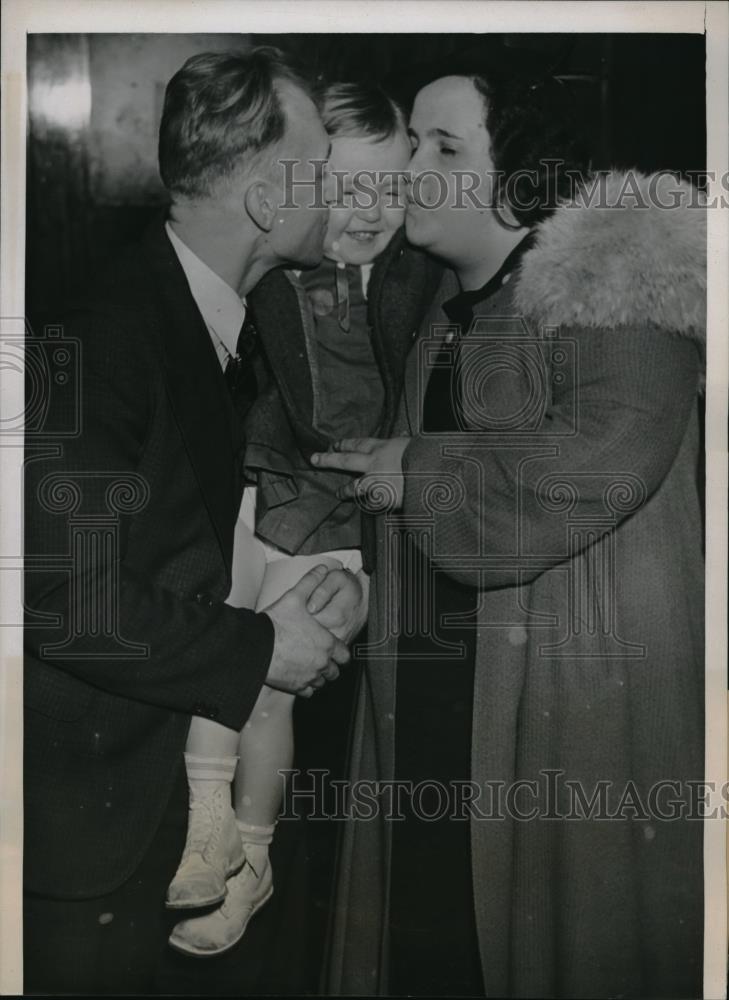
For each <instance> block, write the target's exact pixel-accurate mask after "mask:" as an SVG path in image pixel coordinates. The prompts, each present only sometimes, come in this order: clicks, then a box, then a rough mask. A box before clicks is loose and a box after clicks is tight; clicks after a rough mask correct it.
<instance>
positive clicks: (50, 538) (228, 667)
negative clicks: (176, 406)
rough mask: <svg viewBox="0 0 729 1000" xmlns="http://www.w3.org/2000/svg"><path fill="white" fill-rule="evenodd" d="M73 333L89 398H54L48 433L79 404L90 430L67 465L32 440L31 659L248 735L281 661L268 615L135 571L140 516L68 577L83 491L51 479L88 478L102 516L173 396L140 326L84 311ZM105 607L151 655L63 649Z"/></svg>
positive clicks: (71, 449) (75, 564)
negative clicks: (77, 627)
mask: <svg viewBox="0 0 729 1000" xmlns="http://www.w3.org/2000/svg"><path fill="white" fill-rule="evenodd" d="M67 332H68V333H69V334H71V335H77V336H78V340H79V342H80V347H81V360H82V365H81V369H80V383H79V384H80V390H81V391H80V395H79V398H78V401H74V400H72V399H71V398H70V396H69V395H66V396H64V395H63V394H59V393H56V394H55V395H54V394H53V393H51V394H50V407H49V411H48V414H47V418H46V427H47V428H48V429H49V430H50V431H51V432H53V430H54V428H59V427H64V426H70V424H71V422H72V420H73V414H72V413H71V412H70V411H69V407H71V406H75V405H77V403H80V406H81V411H80V417H81V424H80V432H79V433H78V434H77V435H76V436H75V437H72V438H70V439H65V440H64V441H63V444H62V448H63V451H62V454H61V455H60V457H58V456H57V455H55V454H54V448H53V447H50V448H46V447H44V446H39V445H37V444H36V443H34V442H32V441H30V440H29V441H27V442H26V474H25V546H26V586H25V606H26V609H27V610H26V651H27V653H28V654H29V655H30V657H31V658H32V660H34V661H36V663H37V662H38V661H40V662H42V663H43V664H45V666H46V667H48V668H52V669H53V670H59V671H63V672H65V673H66V674H72V675H74V676H75V677H76V678H79V679H81V680H83V681H84V682H86V683H88V684H91V685H94V686H96V687H98V688H101V689H103V690H105V691H108V692H110V693H113V694H116V695H119V696H122V697H125V698H130V699H134V700H138V701H141V702H145V703H148V704H150V705H155V706H159V707H163V708H166V709H170V710H172V711H177V712H182V713H189V714H195V715H201V716H207V717H209V718H214V719H216V720H217V721H219V722H221V723H222V724H224V725H227V726H229V727H231V728H234V729H239V728H241V726H242V725H243V724H244V723H245V720H246V719H247V717H248V715H249V714H250V712H251V710H252V708H253V705H254V703H255V700H256V698H257V696H258V693H259V690H260V687H261V685H262V683H263V681H264V678H265V676H266V673H267V671H268V666H269V662H270V659H271V655H272V649H273V624H272V622H271V620H270V619H269V618H268V616H267V615H265V614H255V613H254V612H252V611H248V610H243V609H234V608H231V607H229V606H227V605H225V604H213V605H208V602H202V603H201V602H199V601H198V600H196V595H195V594H194V593H191V594H189V595H187V594H185V595H183V594H181V593H180V592H175V591H173V590H171V589H168V588H166V587H162V586H159V585H158V584H156V583H155V580H154V579H153V578H151V577H148V576H146V575H143V574H142V573H140V571H139V568H138V567H137V568H133V567H131V566H130V565H129V560H128V558H127V556H128V551H129V539H130V532H131V531H133V522H134V515H133V514H132V515H130V516H124V515H122V516H121V517H120V518H119V520H118V524H119V532H118V545H117V547H116V549H114V548H113V547H111V548H109V549H108V551H102V552H100V554H99V555H98V557H97V558H95V559H94V560H91V561H89V563H88V565H87V566H86V568H83V567H84V563H83V562H82V561H79V560H76V559H73V560H71V564H70V565H71V568H70V569H69V566H68V553H69V513H63V512H61V513H59V509H58V503H59V502H60V503H61V506H62V501H63V499H64V490H65V493H66V495H67V496H70V495H71V493H72V491H73V486H72V485H71V486H66V487H64V486H63V485H62V484H61V485H59V486H57V487H56V488H55V496H54V495H53V490H50V491H49V487H48V483H49V480H48V478H47V477H48V476H50V475H51V474H58V473H60V474H61V476H62V478H63V480H66V481H67V482H68V483H71V484H73V482H74V481H79V478H80V477H81V481H82V482H83V490H82V493H83V498H82V506H81V507H80V508H79V512H80V513H82V514H84V515H88V516H89V517H91V518H93V517H98V516H99V515H100V514H103V512H105V511H106V510H107V507H106V493H105V490H106V489H107V487H108V481H109V474H112V475H113V476H115V477H116V476H118V478H119V479H120V480H121V481H123V479H124V477H125V475H126V474H132V475H133V474H134V473H135V472H136V470H137V469H138V467H139V463H140V457H141V455H142V452H143V449H144V447H145V443H146V439H147V434H148V431H149V426H150V422H151V421H152V419H153V411H154V407H155V406H157V405H160V398H162V399H163V398H164V396H163V389H162V388H161V385H162V379H161V376H160V375H159V365H158V364H157V365H155V364H154V362H153V361H152V360H150V356H149V353H150V352H149V350H146V351H145V350H144V347H143V345H142V344H140V343H139V335H138V334H137V335H136V336H135V333H134V332H133V331H132V330H131V329H125V327H124V326H123V325H122V324H119V326H118V328H112V327H111V326H110V325H109V322H108V318H105V317H103V316H101V317H100V316H98V315H96V316H91V315H84V316H81V317H77V318H76V320H75V321H74V322H72V323H71V324H69V326H68V327H67ZM135 347H136V348H137V350H136V351H135ZM50 440H52V438H51V439H50ZM44 480H45V482H44ZM173 530H175V529H174V524H170V531H173ZM64 560H65V561H64ZM101 601H115V602H117V607H118V614H117V621H118V626H119V628H118V632H119V635H120V636H121V637H122V638H123V640H125V641H126V642H128V643H133V644H135V645H136V646H137V647H142V648H143V649H144V648H146V654H145V655H143V656H142V657H138V656H131V655H130V656H128V657H126V656H125V655H124V652H123V651H122V652H121V653H120V648H121V647H120V644H119V642H118V638H119V636H105V635H104V634H103V632H100V631H98V630H97V632H96V634H94V635H90V636H88V637H87V639H85V640H83V641H81V642H79V643H77V644H76V646H75V648H74V650H73V654H71V653H70V652H68V653H64V652H63V650H60V651H54V650H53V646H54V645H55V646H58V645H59V644H60V645H62V644H63V640H64V637H65V636H66V634H67V633H68V630H69V623H70V622H71V621H72V616H73V615H74V614H76V613H78V611H79V605H82V606H83V607H84V608H85V609H86V611H87V612H88V613H89V614H93V609H94V608H97V609H98V607H99V603H98V602H101ZM95 602H96V603H95ZM90 631H93V627H92V628H91V629H90ZM84 641H85V642H87V645H88V648H86V647H85V646H84V644H83V643H84ZM49 646H50V647H51V648H50V649H47V648H44V647H49ZM41 669H43V668H41ZM30 672H31V673H33V671H32V670H31V671H30Z"/></svg>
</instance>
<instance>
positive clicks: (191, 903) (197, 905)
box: [165, 852, 246, 910]
mask: <svg viewBox="0 0 729 1000" xmlns="http://www.w3.org/2000/svg"><path fill="white" fill-rule="evenodd" d="M245 863H246V856H245V852H243V853H242V854H241V856H240V859H237V858H236V860H235V861H234V862H233V864H232V865H231V867H230V868H229V869H227V871H226V873H225V877H226V879H229V878H231V876H233V875H237V874H238V872H239V871H240V870H241V868H242V867H243V865H244V864H245ZM227 895H228V889H227V887H225V886H224V887H223V892H222V893H220V894H219V895H217V896H211V897H210V898H209V899H190V900H181V901H180V902H170V901H169V899H167V900H165V909H167V910H201V909H202V908H203V907H205V906H215V904H216V903H222V902H223V900H224V899H225V897H226V896H227Z"/></svg>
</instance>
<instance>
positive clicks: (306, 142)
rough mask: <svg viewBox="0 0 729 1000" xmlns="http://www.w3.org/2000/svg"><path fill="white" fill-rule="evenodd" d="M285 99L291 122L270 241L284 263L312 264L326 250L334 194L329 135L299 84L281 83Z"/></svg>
mask: <svg viewBox="0 0 729 1000" xmlns="http://www.w3.org/2000/svg"><path fill="white" fill-rule="evenodd" d="M281 101H282V104H283V107H284V110H285V112H286V118H287V125H286V133H285V135H284V137H283V139H282V140H281V141H280V143H279V144H278V150H277V155H276V158H277V160H278V161H279V162H278V163H276V164H275V167H274V179H275V180H274V183H275V184H277V185H278V186H279V187H280V198H281V200H280V203H279V209H278V211H277V213H276V218H275V220H274V223H273V230H272V232H271V235H270V246H271V248H272V250H273V251H274V253H275V254H276V256H277V257H278V258H279V259H280V260H281V261H282V262H283V263H286V264H292V265H299V266H302V267H307V266H313V265H315V264H318V263H319V262H320V260H321V257H322V253H323V250H324V236H325V234H326V229H327V222H328V220H329V202H330V201H331V199H332V195H333V191H332V187H331V179H330V177H329V167H328V163H327V160H328V158H329V148H330V144H329V137H328V135H327V133H326V132H325V130H324V126H323V125H322V122H321V118H320V117H319V113H318V112H317V110H316V108H315V106H314V103H313V102H312V101H311V100H310V98H309V97H307V96H306V94H305V93H304V92H303V91H302V90H300V89H299V88H298V87H295V86H293V85H292V84H284V85H282V87H281ZM284 160H286V161H288V163H287V165H286V166H283V165H282V161H284Z"/></svg>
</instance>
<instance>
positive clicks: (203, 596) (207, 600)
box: [195, 590, 213, 608]
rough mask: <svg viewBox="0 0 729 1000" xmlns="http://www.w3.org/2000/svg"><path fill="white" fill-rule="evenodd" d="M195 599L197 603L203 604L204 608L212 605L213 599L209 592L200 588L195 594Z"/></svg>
mask: <svg viewBox="0 0 729 1000" xmlns="http://www.w3.org/2000/svg"><path fill="white" fill-rule="evenodd" d="M195 600H196V601H197V603H198V604H204V605H205V607H206V608H209V607H212V604H213V599H212V597H211V596H210V594H208V593H206V592H205V591H204V590H201V591H200V593H199V594H195Z"/></svg>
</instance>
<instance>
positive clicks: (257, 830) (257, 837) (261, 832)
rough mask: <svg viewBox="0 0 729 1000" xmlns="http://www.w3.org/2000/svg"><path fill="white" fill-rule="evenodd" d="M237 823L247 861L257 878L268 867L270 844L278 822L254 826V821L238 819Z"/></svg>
mask: <svg viewBox="0 0 729 1000" xmlns="http://www.w3.org/2000/svg"><path fill="white" fill-rule="evenodd" d="M235 822H236V825H237V827H238V830H239V831H240V838H241V840H242V841H243V850H244V851H245V855H246V861H247V862H248V864H249V865H250V866H251V868H252V869H253V871H254V873H255V876H256V878H260V877H261V875H262V874H263V871H264V869H265V867H266V861H267V860H268V845H269V844H270V843H271V841H272V840H273V831H274V829H275V826H276V824H275V823H273V824H272V825H271V826H254V825H253V824H252V823H244V822H243V821H242V820H239V819H236V821H235Z"/></svg>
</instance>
